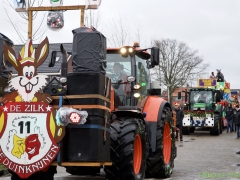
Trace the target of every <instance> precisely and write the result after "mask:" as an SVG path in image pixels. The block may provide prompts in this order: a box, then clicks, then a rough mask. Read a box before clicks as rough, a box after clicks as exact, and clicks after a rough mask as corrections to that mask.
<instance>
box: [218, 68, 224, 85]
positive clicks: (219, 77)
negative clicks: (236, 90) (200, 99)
mask: <svg viewBox="0 0 240 180" xmlns="http://www.w3.org/2000/svg"><path fill="white" fill-rule="evenodd" d="M216 78H217V82H224V76H223V73H222V72H221V69H217V75H216Z"/></svg>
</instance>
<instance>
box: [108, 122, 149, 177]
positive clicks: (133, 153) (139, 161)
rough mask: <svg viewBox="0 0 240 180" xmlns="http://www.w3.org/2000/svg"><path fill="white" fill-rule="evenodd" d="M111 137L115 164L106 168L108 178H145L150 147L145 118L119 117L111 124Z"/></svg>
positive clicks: (111, 153)
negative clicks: (148, 146)
mask: <svg viewBox="0 0 240 180" xmlns="http://www.w3.org/2000/svg"><path fill="white" fill-rule="evenodd" d="M110 137H111V151H110V155H111V161H112V163H113V164H112V166H106V167H105V169H104V170H105V172H106V179H108V180H110V179H111V180H125V179H127V180H142V179H144V176H145V167H146V158H147V152H148V148H147V141H146V132H145V125H144V124H143V120H141V119H135V118H131V119H130V118H126V119H118V120H117V121H115V122H113V123H112V124H111V133H110Z"/></svg>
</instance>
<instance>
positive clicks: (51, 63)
mask: <svg viewBox="0 0 240 180" xmlns="http://www.w3.org/2000/svg"><path fill="white" fill-rule="evenodd" d="M56 58H57V51H52V54H51V61H50V63H49V64H48V67H53V66H54V65H55V62H56Z"/></svg>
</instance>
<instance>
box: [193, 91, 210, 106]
mask: <svg viewBox="0 0 240 180" xmlns="http://www.w3.org/2000/svg"><path fill="white" fill-rule="evenodd" d="M212 102H213V96H212V91H197V90H196V91H191V93H190V103H191V110H193V106H194V104H195V103H205V104H206V110H211V109H212Z"/></svg>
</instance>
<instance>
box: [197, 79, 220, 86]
mask: <svg viewBox="0 0 240 180" xmlns="http://www.w3.org/2000/svg"><path fill="white" fill-rule="evenodd" d="M216 85H217V79H198V86H199V87H210V86H216Z"/></svg>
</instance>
